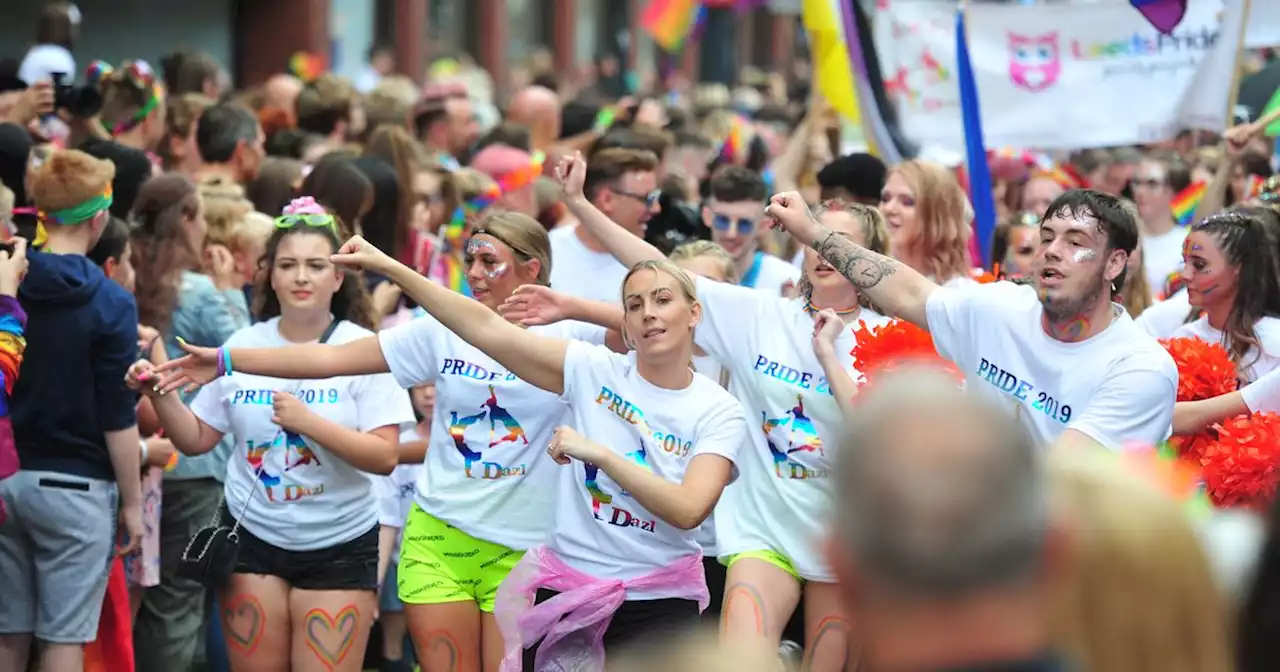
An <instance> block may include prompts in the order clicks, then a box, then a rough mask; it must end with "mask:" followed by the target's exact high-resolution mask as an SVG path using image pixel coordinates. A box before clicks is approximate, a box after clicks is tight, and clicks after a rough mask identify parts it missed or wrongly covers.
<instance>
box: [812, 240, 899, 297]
mask: <svg viewBox="0 0 1280 672" xmlns="http://www.w3.org/2000/svg"><path fill="white" fill-rule="evenodd" d="M813 249H815V250H817V252H818V254H820V255H822V258H823V259H826V260H827V263H829V264H831V265H832V266H833V267H834V268H835V269H836V270H837V271H840V274H841V275H843V276H844V277H846V278H848V279H849V282H852V283H853V286H854V287H857V288H858V289H871V288H872V287H875V286H876V285H878V284H880V281H881V280H884V279H885V278H887V277H888V276H890V275H893V274H894V273H896V272H897V271H898V267H899V266H900V264H899V263H898V262H897V261H894V260H893V259H890V258H889V257H886V256H884V255H882V254H876V253H875V252H872V251H871V250H868V249H867V248H865V247H862V246H861V245H858V244H857V243H854V242H853V241H850V240H849V239H847V238H845V237H844V236H841V235H837V234H836V232H835V231H827V236H826V237H825V238H823V239H822V242H820V243H818V244H817V245H814V246H813Z"/></svg>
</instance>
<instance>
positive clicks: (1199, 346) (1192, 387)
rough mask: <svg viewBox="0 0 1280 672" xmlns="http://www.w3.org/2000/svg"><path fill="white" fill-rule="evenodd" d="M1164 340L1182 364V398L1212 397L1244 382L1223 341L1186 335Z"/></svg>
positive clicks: (1180, 367) (1180, 387)
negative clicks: (1239, 378)
mask: <svg viewBox="0 0 1280 672" xmlns="http://www.w3.org/2000/svg"><path fill="white" fill-rule="evenodd" d="M1160 344H1161V345H1163V346H1164V349H1165V350H1168V351H1169V355H1170V356H1172V357H1173V363H1174V364H1176V365H1177V366H1178V401H1200V400H1201V399H1212V398H1213V397H1217V396H1220V395H1223V394H1228V393H1230V392H1235V391H1236V388H1238V387H1239V386H1240V382H1239V380H1238V378H1237V376H1238V375H1239V374H1238V373H1237V372H1236V365H1235V362H1232V361H1231V355H1230V354H1229V353H1228V352H1227V350H1226V348H1223V347H1222V346H1221V345H1218V344H1217V343H1208V342H1206V341H1202V340H1200V339H1198V338H1185V337H1181V338H1164V339H1161V340H1160Z"/></svg>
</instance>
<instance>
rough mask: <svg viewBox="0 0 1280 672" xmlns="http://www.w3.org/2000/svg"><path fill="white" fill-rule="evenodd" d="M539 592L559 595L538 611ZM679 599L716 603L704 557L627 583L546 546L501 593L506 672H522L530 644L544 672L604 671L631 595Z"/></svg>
mask: <svg viewBox="0 0 1280 672" xmlns="http://www.w3.org/2000/svg"><path fill="white" fill-rule="evenodd" d="M539 588H545V589H547V590H553V591H556V592H558V593H559V595H556V596H555V597H552V598H551V599H549V600H547V601H546V602H543V603H542V604H538V605H534V603H533V602H534V597H535V595H536V594H537V592H538V589H539ZM628 589H632V590H651V591H657V590H660V591H663V592H671V593H674V596H675V597H680V598H682V599H689V600H697V601H698V610H699V611H702V610H704V609H706V608H707V605H708V604H710V603H711V597H710V595H709V594H708V593H707V577H706V574H705V573H704V572H703V569H702V556H701V554H695V555H690V556H688V557H686V558H683V559H681V560H679V561H677V562H675V563H672V564H671V565H670V566H668V567H664V568H661V569H658V570H655V571H653V572H651V573H649V574H646V575H644V576H639V577H636V578H634V579H629V580H626V581H619V580H616V579H597V578H595V577H593V576H589V575H587V574H584V573H582V572H580V571H578V570H576V569H574V568H572V567H570V566H569V565H567V564H565V562H564V561H563V560H561V559H560V558H558V557H556V555H555V553H553V552H551V551H550V550H548V549H547V548H546V547H545V546H539V547H537V548H533V549H530V550H529V551H528V552H527V553H525V554H524V558H522V559H521V560H520V562H519V563H518V564H517V565H516V566H515V568H514V569H512V570H511V573H510V574H508V575H507V578H506V580H504V581H503V582H502V585H501V586H499V587H498V595H497V598H496V599H497V602H496V604H495V606H494V616H495V617H496V618H497V620H498V628H499V629H500V630H501V631H502V641H503V646H504V647H505V650H506V653H505V656H504V657H503V659H502V667H501V668H500V669H501V672H521V664H522V656H523V652H524V649H525V645H526V643H528V644H530V645H532V644H534V643H537V642H538V640H542V643H541V644H540V645H539V646H538V653H537V658H536V660H535V663H534V666H535V668H536V669H537V670H538V672H543V671H544V670H566V671H568V670H574V671H577V670H584V671H585V670H592V671H594V670H603V669H604V632H605V630H607V629H608V628H609V622H610V621H611V620H613V615H614V613H616V612H617V611H618V608H619V607H621V606H622V603H623V602H625V601H626V599H627V590H628Z"/></svg>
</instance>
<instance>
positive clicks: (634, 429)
mask: <svg viewBox="0 0 1280 672" xmlns="http://www.w3.org/2000/svg"><path fill="white" fill-rule="evenodd" d="M561 398H562V399H563V400H564V401H566V402H567V403H568V404H569V408H570V409H571V410H572V413H573V426H574V428H576V429H577V430H578V431H579V432H580V433H582V434H583V435H584V436H586V437H587V438H589V439H591V440H592V441H595V442H596V443H599V444H600V445H602V446H607V447H609V448H611V449H612V450H614V451H615V452H617V453H620V454H623V455H625V456H626V457H627V458H628V459H632V460H635V461H636V462H637V463H638V464H640V465H641V466H643V467H645V468H647V469H648V470H650V471H651V472H653V473H654V474H656V475H658V476H661V477H662V478H664V479H666V480H668V481H671V482H674V483H679V482H681V481H682V480H683V479H684V474H685V470H686V469H687V468H688V467H689V463H690V462H691V461H693V458H695V457H697V456H699V455H719V456H721V457H723V458H725V459H727V460H729V461H730V462H737V454H738V449H739V448H740V447H741V446H742V445H743V444H745V443H746V441H747V421H746V417H745V415H744V414H743V411H742V405H741V404H739V403H738V401H737V400H736V399H734V398H733V397H732V396H731V395H730V394H729V393H728V392H727V391H725V390H724V389H723V388H721V387H720V386H719V385H717V384H716V382H715V381H713V380H711V379H710V378H707V377H706V376H703V375H701V374H697V373H695V374H694V376H693V382H692V383H690V384H689V386H688V387H686V388H684V389H682V390H668V389H663V388H660V387H657V386H655V385H653V384H651V383H649V381H647V380H645V379H644V378H643V377H641V376H640V374H639V372H637V371H636V366H635V353H631V354H630V355H619V354H615V353H613V352H610V351H609V350H608V349H607V348H605V347H603V346H594V345H590V344H587V343H571V344H570V345H569V350H568V352H566V353H565V361H564V395H563V397H561ZM437 403H439V402H437ZM543 452H545V449H544V450H543ZM554 468H557V469H559V473H558V474H557V482H556V504H555V511H556V514H555V525H554V526H553V527H552V529H551V530H550V534H549V535H548V538H547V547H548V548H550V549H551V550H553V551H554V552H555V553H556V554H557V555H558V556H560V557H561V558H562V559H563V560H564V561H565V562H567V563H568V564H569V565H570V566H572V567H573V568H575V569H577V570H579V571H581V572H584V573H586V574H589V575H591V576H593V577H596V578H600V579H617V580H621V581H625V580H627V579H632V578H636V577H639V576H643V575H646V574H650V573H652V572H654V571H656V570H658V569H661V568H665V567H667V566H669V565H671V564H672V563H674V562H676V561H678V560H680V559H681V558H684V557H687V556H690V555H698V556H701V555H702V549H701V548H700V547H699V546H698V542H697V540H696V535H697V529H696V528H695V529H693V530H681V529H678V528H676V527H673V526H672V525H669V524H667V523H666V522H664V521H662V520H661V519H659V518H658V517H657V516H655V515H654V514H652V513H650V512H649V511H648V510H647V509H645V508H644V507H643V506H641V505H640V503H639V502H637V501H636V500H635V499H633V498H632V497H631V496H630V495H628V494H627V493H626V492H623V491H622V488H620V487H618V484H617V483H615V482H614V481H613V479H612V478H610V477H609V475H608V474H606V473H605V472H604V471H603V470H600V469H598V468H596V467H595V466H592V465H587V464H584V463H582V462H580V461H578V460H574V461H573V462H572V463H571V464H569V465H567V466H559V465H557V466H556V467H554ZM735 472H736V468H735ZM668 597H681V595H678V594H676V593H674V592H670V591H668V592H663V591H643V590H636V591H633V590H628V591H627V599H629V600H652V599H660V598H668Z"/></svg>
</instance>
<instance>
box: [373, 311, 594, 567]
mask: <svg viewBox="0 0 1280 672" xmlns="http://www.w3.org/2000/svg"><path fill="white" fill-rule="evenodd" d="M529 331H531V332H533V333H536V334H539V335H542V336H548V337H551V338H563V339H567V340H574V339H577V340H585V341H588V342H591V343H603V342H604V334H605V331H604V329H603V328H601V327H595V326H592V325H586V324H583V323H581V322H561V323H558V324H553V325H549V326H544V327H531V328H530V329H529ZM378 342H379V343H380V344H381V345H382V356H383V357H384V358H386V360H387V365H388V366H389V367H390V368H391V373H392V375H394V376H395V379H396V380H397V381H398V382H399V383H400V385H401V386H402V387H406V388H407V387H413V386H415V385H421V384H423V383H433V384H435V386H436V405H435V417H433V418H432V419H431V441H430V447H429V448H428V449H427V459H426V462H425V468H424V469H423V470H422V472H421V477H420V478H419V479H418V494H417V502H418V506H421V507H422V510H423V511H425V512H427V513H429V514H431V515H432V516H435V517H436V518H439V519H440V520H442V521H444V522H445V523H447V524H449V525H453V526H454V527H457V528H458V529H460V530H462V531H463V532H466V533H467V534H469V535H471V536H473V537H476V538H478V539H483V540H485V541H489V542H492V543H495V544H500V545H502V546H506V547H508V548H513V549H517V550H525V549H528V548H530V547H533V546H536V545H538V544H540V543H542V541H543V539H544V538H545V536H546V529H547V525H548V524H549V523H550V516H549V515H548V512H549V511H550V510H551V504H552V501H553V499H554V497H555V493H554V492H553V491H552V487H551V484H552V482H553V479H554V477H555V474H556V467H557V466H558V465H556V464H555V463H554V462H552V461H551V460H550V459H549V458H548V457H547V444H549V443H550V442H551V435H552V433H553V432H554V431H555V429H556V427H558V426H560V425H562V424H565V423H566V422H568V419H569V409H568V407H567V406H565V405H564V404H563V403H561V402H560V401H559V400H558V399H557V398H556V395H554V394H552V393H550V392H546V391H544V390H541V389H538V388H537V387H534V386H533V385H530V384H529V383H526V382H524V381H523V380H520V379H519V378H517V377H516V375H515V374H513V373H511V372H509V371H507V370H506V369H505V368H503V366H502V365H501V364H499V363H498V362H497V361H495V360H494V359H493V358H492V357H489V356H488V355H486V354H484V353H483V352H481V351H480V350H479V349H478V348H476V347H475V346H473V345H471V344H470V343H468V342H466V341H464V340H462V338H460V337H459V336H458V335H457V334H455V333H453V332H452V331H449V330H448V329H447V328H445V326H444V325H443V324H440V322H438V321H437V320H436V319H435V318H433V317H430V316H424V317H419V318H417V319H415V320H413V321H412V322H409V323H408V324H402V325H400V326H398V327H393V328H391V329H386V330H384V331H382V332H380V333H379V334H378Z"/></svg>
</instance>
